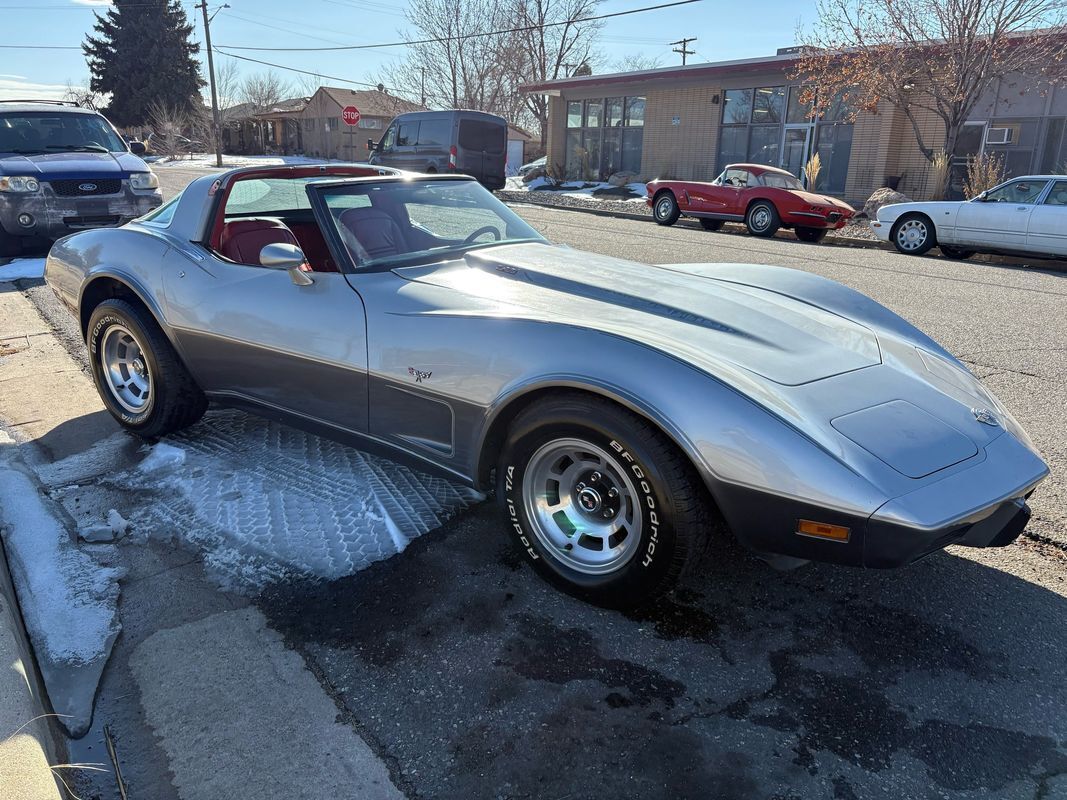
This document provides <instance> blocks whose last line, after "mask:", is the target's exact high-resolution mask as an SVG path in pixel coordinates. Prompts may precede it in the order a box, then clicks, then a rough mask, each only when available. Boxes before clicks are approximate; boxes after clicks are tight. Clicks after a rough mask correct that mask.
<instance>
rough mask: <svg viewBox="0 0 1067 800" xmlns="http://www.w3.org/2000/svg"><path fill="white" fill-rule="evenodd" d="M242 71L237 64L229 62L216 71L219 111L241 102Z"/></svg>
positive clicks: (222, 64) (220, 65) (225, 62)
mask: <svg viewBox="0 0 1067 800" xmlns="http://www.w3.org/2000/svg"><path fill="white" fill-rule="evenodd" d="M242 83H243V81H242V80H241V69H240V67H238V66H237V62H236V61H233V60H227V61H224V62H223V63H221V64H219V66H218V67H217V68H216V69H215V89H216V93H217V94H218V98H219V109H220V110H221V111H225V110H226V109H228V108H232V107H233V106H235V105H237V104H239V103H240V102H241V88H242Z"/></svg>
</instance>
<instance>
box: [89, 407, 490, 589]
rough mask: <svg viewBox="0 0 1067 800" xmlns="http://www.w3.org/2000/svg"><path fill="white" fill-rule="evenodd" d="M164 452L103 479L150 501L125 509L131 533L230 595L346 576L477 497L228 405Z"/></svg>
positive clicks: (402, 546) (397, 549) (399, 548)
mask: <svg viewBox="0 0 1067 800" xmlns="http://www.w3.org/2000/svg"><path fill="white" fill-rule="evenodd" d="M159 446H160V445H157V446H156V447H159ZM167 446H169V447H172V448H173V449H175V450H179V451H184V453H185V459H184V461H183V462H182V463H180V464H177V465H175V466H173V467H172V468H170V469H168V470H166V471H162V470H161V471H159V472H151V473H145V472H142V471H141V470H140V469H134V470H131V471H130V472H128V473H126V474H122V475H116V476H114V477H113V478H111V479H109V480H110V481H111V482H113V483H114V484H115V485H116V486H121V487H123V488H124V489H135V490H137V489H140V490H144V491H146V492H151V494H152V501H151V502H146V503H142V504H140V505H139V507H138V508H136V509H135V510H132V511H131V513H130V520H131V522H132V524H133V529H134V533H133V534H132V535H133V537H134V538H135V539H136V538H137V537H140V536H144V535H147V536H151V537H154V538H160V539H173V538H177V539H179V540H180V541H182V542H184V543H185V544H186V545H187V546H189V547H191V548H194V549H196V550H197V551H199V552H201V553H202V554H203V558H204V563H205V565H206V566H207V567H208V570H209V572H210V574H211V575H212V577H213V578H214V579H215V580H216V581H217V582H218V583H220V584H221V585H222V586H223V587H225V588H227V589H230V590H240V591H256V590H258V589H259V588H262V587H263V586H265V585H267V584H269V583H273V582H276V581H279V580H287V579H291V578H294V577H313V578H324V579H327V580H332V579H335V578H340V577H343V576H345V575H350V574H352V573H354V572H357V571H358V570H361V569H363V568H365V567H367V566H368V565H370V564H371V563H373V562H375V561H379V560H381V559H384V558H389V557H390V556H393V555H395V554H397V553H399V552H401V551H403V550H404V549H405V548H406V547H407V545H408V544H409V543H410V542H411V540H412V539H415V538H416V537H418V536H420V535H421V534H423V533H426V532H427V531H429V530H432V529H434V528H436V527H438V526H439V525H441V524H442V523H443V522H444V521H445V520H447V519H448V518H449V517H451V516H453V515H454V514H455V513H457V512H458V511H460V510H462V509H464V508H466V507H468V506H470V505H471V504H473V503H475V502H478V501H479V500H481V499H482V497H483V496H482V495H481V494H479V493H478V492H475V491H473V490H470V489H467V488H465V487H463V486H460V485H458V484H455V483H452V482H450V481H447V480H444V479H441V478H436V477H432V476H430V475H426V474H423V473H420V472H416V471H414V470H411V469H408V468H407V467H403V466H400V465H398V464H395V463H394V462H392V461H388V460H386V459H383V458H378V457H375V456H372V455H369V454H367V453H363V452H361V451H359V450H354V449H352V448H350V447H346V446H344V445H342V444H338V443H336V442H332V441H330V440H327V439H320V438H319V437H317V436H313V435H310V434H307V433H303V432H301V431H297V430H295V429H293V428H289V427H287V426H285V425H281V424H278V423H276V422H270V421H268V420H264V419H261V418H258V417H254V416H251V415H248V414H244V413H242V412H240V411H235V410H232V409H220V410H217V411H210V412H209V413H208V414H207V415H206V416H205V417H204V420H203V421H202V422H200V423H198V424H197V425H195V426H194V427H192V428H190V429H188V430H187V431H183V432H181V433H179V434H176V435H175V436H173V437H171V438H170V440H169V443H167ZM150 457H151V456H150Z"/></svg>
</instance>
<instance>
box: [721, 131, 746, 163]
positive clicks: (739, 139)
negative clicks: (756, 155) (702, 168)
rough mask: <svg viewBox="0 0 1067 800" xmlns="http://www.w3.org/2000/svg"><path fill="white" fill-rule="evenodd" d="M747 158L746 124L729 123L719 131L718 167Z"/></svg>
mask: <svg viewBox="0 0 1067 800" xmlns="http://www.w3.org/2000/svg"><path fill="white" fill-rule="evenodd" d="M746 158H748V126H747V125H731V126H728V127H725V128H723V129H722V130H721V131H720V132H719V169H720V170H722V169H724V168H725V167H726V165H727V164H737V163H740V162H742V161H744V160H745V159H746Z"/></svg>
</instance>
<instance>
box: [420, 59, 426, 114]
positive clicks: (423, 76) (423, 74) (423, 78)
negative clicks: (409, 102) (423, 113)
mask: <svg viewBox="0 0 1067 800" xmlns="http://www.w3.org/2000/svg"><path fill="white" fill-rule="evenodd" d="M419 77H420V82H421V85H422V107H423V108H426V67H419Z"/></svg>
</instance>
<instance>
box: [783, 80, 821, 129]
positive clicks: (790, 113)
mask: <svg viewBox="0 0 1067 800" xmlns="http://www.w3.org/2000/svg"><path fill="white" fill-rule="evenodd" d="M804 91H805V89H804V87H803V86H790V87H789V107H788V109H787V110H786V114H785V121H786V122H789V123H792V124H797V123H802V122H811V120H812V117H813V116H814V112H813V111H812V108H811V103H810V102H807V103H804V102H802V101H801V97H803V95H804Z"/></svg>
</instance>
